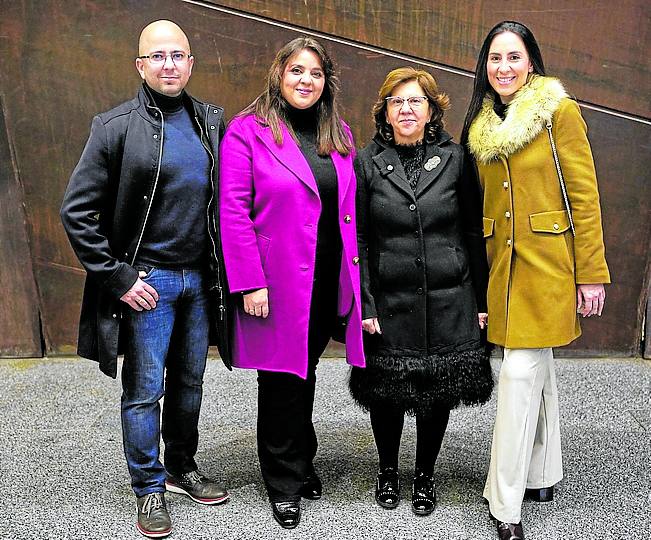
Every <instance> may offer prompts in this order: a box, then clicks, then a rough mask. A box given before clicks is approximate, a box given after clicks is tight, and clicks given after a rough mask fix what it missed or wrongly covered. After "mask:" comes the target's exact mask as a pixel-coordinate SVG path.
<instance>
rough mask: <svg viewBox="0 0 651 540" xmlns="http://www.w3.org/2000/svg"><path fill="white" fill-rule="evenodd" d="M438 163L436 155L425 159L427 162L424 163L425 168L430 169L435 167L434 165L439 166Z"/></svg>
mask: <svg viewBox="0 0 651 540" xmlns="http://www.w3.org/2000/svg"><path fill="white" fill-rule="evenodd" d="M439 163H441V158H440V157H438V156H434V157H431V158H429V159H428V160H427V163H425V170H426V171H431V170H432V169H436V167H438V166H439Z"/></svg>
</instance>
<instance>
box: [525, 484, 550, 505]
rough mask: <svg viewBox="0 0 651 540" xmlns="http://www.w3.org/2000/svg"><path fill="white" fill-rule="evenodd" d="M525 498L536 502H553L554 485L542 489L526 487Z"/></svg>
mask: <svg viewBox="0 0 651 540" xmlns="http://www.w3.org/2000/svg"><path fill="white" fill-rule="evenodd" d="M524 498H525V499H529V500H530V501H536V502H551V501H553V500H554V486H551V487H546V488H540V489H529V488H527V489H525V490H524Z"/></svg>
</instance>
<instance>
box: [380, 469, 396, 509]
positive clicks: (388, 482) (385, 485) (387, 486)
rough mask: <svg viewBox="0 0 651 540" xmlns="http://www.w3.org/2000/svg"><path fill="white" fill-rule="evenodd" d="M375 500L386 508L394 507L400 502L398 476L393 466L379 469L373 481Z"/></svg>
mask: <svg viewBox="0 0 651 540" xmlns="http://www.w3.org/2000/svg"><path fill="white" fill-rule="evenodd" d="M375 501H376V502H377V503H378V504H379V505H380V506H381V507H382V508H387V509H392V508H396V507H397V506H398V504H399V503H400V478H399V477H398V471H397V470H396V469H394V468H393V467H387V468H385V469H380V472H378V474H377V480H376V483H375Z"/></svg>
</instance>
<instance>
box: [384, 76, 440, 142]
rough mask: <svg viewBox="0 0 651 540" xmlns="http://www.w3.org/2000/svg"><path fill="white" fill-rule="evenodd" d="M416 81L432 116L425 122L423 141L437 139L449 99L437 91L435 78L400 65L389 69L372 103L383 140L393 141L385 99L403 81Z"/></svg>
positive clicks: (434, 140)
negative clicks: (391, 69)
mask: <svg viewBox="0 0 651 540" xmlns="http://www.w3.org/2000/svg"><path fill="white" fill-rule="evenodd" d="M410 81H416V82H417V83H418V84H419V85H420V87H421V88H422V89H423V92H425V95H426V96H427V101H429V105H430V107H431V108H432V116H431V117H430V120H429V122H427V124H425V135H424V139H425V142H428V143H433V142H436V141H437V139H438V136H439V134H440V133H441V130H442V129H443V113H444V112H445V111H446V110H447V109H448V108H449V107H450V99H449V98H448V96H447V95H446V94H444V93H443V92H440V91H439V88H438V85H437V84H436V80H435V79H434V77H432V75H430V74H429V73H427V71H423V70H422V69H414V68H413V67H409V66H407V67H401V68H398V69H394V70H393V71H390V72H389V73H388V74H387V76H386V78H385V79H384V82H383V83H382V86H380V90H379V91H378V96H377V100H376V101H375V103H374V104H373V109H372V111H371V114H372V115H373V120H374V121H375V129H376V130H377V132H378V134H379V135H380V137H382V139H383V140H384V141H385V142H388V143H391V144H393V143H394V138H393V128H392V127H391V124H389V122H387V117H386V112H387V100H386V98H388V97H389V96H390V95H391V94H392V92H393V91H394V90H395V88H396V87H397V86H399V85H401V84H403V83H407V82H410Z"/></svg>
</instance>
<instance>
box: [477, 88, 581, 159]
mask: <svg viewBox="0 0 651 540" xmlns="http://www.w3.org/2000/svg"><path fill="white" fill-rule="evenodd" d="M566 97H569V96H568V94H567V92H566V91H565V89H564V88H563V85H562V84H561V82H560V81H559V80H558V79H555V78H552V77H542V76H540V75H532V76H531V77H530V79H529V82H527V84H525V85H524V86H523V87H522V88H520V90H518V91H517V93H516V94H515V96H514V97H513V100H512V101H511V103H510V104H509V107H508V109H507V110H506V118H505V119H504V120H502V119H501V118H500V117H499V116H498V115H497V114H496V113H495V111H494V110H493V103H494V102H493V98H492V96H489V95H487V96H486V98H485V99H484V103H483V105H482V108H481V109H480V111H479V113H477V116H476V117H475V119H474V120H473V122H472V125H471V126H470V130H469V132H468V148H469V149H470V152H471V153H472V155H473V156H474V157H475V159H476V160H477V161H478V162H480V163H484V164H485V163H488V162H490V161H492V160H494V159H497V158H498V157H499V156H500V155H504V156H506V157H508V156H510V155H512V154H515V153H516V152H517V151H519V150H520V149H522V148H523V147H524V146H526V145H527V144H529V143H530V142H531V141H532V140H534V139H535V138H536V137H537V136H538V135H539V134H540V132H541V131H542V130H543V129H545V125H546V124H547V122H548V121H549V120H551V119H552V116H553V115H554V113H555V112H556V110H557V109H558V107H559V105H560V103H561V100H562V99H563V98H566Z"/></svg>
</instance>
